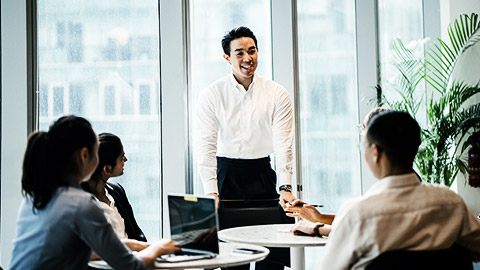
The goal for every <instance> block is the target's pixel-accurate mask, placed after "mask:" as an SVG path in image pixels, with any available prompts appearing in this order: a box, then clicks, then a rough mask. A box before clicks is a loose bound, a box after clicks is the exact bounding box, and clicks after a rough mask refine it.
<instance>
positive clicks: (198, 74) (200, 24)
mask: <svg viewBox="0 0 480 270" xmlns="http://www.w3.org/2000/svg"><path fill="white" fill-rule="evenodd" d="M212 7H215V8H212ZM205 14H208V16H205ZM190 16H191V17H190V25H191V33H190V35H191V37H190V39H191V43H190V48H191V49H190V52H191V53H190V58H189V60H190V62H191V73H190V75H191V86H190V91H189V102H190V104H189V106H190V112H192V111H193V108H194V107H195V101H196V99H197V96H198V94H199V93H200V92H201V91H202V90H203V89H204V88H205V87H206V86H208V85H209V84H211V83H213V82H214V81H216V80H217V79H219V78H221V77H223V76H225V75H227V74H229V73H230V72H231V68H230V65H228V63H227V62H226V61H225V60H224V59H223V57H222V55H223V49H222V45H221V41H222V37H223V36H224V35H225V33H226V32H227V31H229V30H231V29H232V28H234V27H238V26H247V27H248V28H250V29H251V30H252V31H253V33H254V34H255V36H256V38H257V43H258V68H257V70H256V73H258V74H260V75H262V76H264V77H266V78H271V77H272V75H271V74H272V64H271V59H272V53H271V51H272V50H271V26H270V21H271V20H270V1H267V0H195V1H190ZM190 119H193V117H192V115H191V114H190ZM190 126H191V127H192V121H190ZM194 151H195V149H193V152H194ZM195 165H196V164H195V162H194V163H193V164H192V168H194V171H193V176H194V184H195V186H194V191H195V193H197V194H203V187H202V183H201V181H200V179H199V178H198V174H197V172H196V166H195Z"/></svg>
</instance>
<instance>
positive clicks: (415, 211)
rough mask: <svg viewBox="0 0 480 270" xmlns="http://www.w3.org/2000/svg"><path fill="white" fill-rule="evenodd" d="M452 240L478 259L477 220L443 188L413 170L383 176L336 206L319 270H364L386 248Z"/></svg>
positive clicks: (421, 246) (425, 245) (426, 245)
mask: <svg viewBox="0 0 480 270" xmlns="http://www.w3.org/2000/svg"><path fill="white" fill-rule="evenodd" d="M453 243H458V244H460V245H461V246H463V247H465V248H467V249H468V250H470V252H471V254H472V255H473V258H474V259H476V260H479V259H480V220H479V219H477V217H476V216H475V214H474V213H473V212H472V211H471V210H470V209H469V208H468V206H467V205H466V204H465V203H464V201H463V199H462V198H461V197H460V196H459V195H457V194H456V193H454V192H453V191H451V190H448V189H447V188H445V187H441V186H435V185H431V184H428V183H422V182H420V181H419V179H418V177H417V175H416V174H415V173H411V174H404V175H397V176H389V177H386V178H383V179H381V180H379V181H378V182H376V183H375V184H374V185H373V186H372V187H371V188H370V189H369V190H368V192H367V193H366V194H365V195H363V196H362V197H360V198H357V199H353V200H350V201H348V202H346V203H345V204H344V205H342V207H341V209H340V211H339V213H338V215H337V216H336V217H335V220H334V222H333V224H332V232H331V233H330V235H329V239H328V242H327V245H326V248H325V252H324V254H323V257H322V259H321V261H320V262H319V264H320V265H319V269H328V270H337V269H364V268H365V267H366V266H367V265H368V264H369V263H370V262H371V261H372V260H373V259H374V258H375V257H377V256H378V255H379V254H380V253H383V252H386V251H390V250H398V249H402V250H427V249H446V248H449V247H450V246H451V245H452V244H453Z"/></svg>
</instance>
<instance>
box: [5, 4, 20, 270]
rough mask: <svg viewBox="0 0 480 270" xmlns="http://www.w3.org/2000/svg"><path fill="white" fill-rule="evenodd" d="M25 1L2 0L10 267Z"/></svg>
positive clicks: (17, 172) (17, 176)
mask: <svg viewBox="0 0 480 270" xmlns="http://www.w3.org/2000/svg"><path fill="white" fill-rule="evenodd" d="M25 2H26V1H3V0H2V1H1V5H2V6H1V18H2V21H1V33H2V36H1V41H2V42H1V45H2V51H1V57H2V74H1V75H2V77H1V78H2V85H1V87H2V88H1V91H2V93H1V95H2V104H1V106H2V107H1V109H2V110H1V113H2V127H1V128H2V129H1V132H2V134H1V147H2V148H1V215H0V221H1V232H0V236H1V241H0V242H1V245H0V249H1V250H0V256H1V258H0V265H1V266H2V267H3V268H4V269H7V268H8V263H9V261H10V253H11V250H12V240H13V238H14V236H15V221H16V219H17V210H18V206H19V204H20V201H21V198H22V196H21V188H20V177H21V172H22V159H23V152H24V149H25V145H26V140H27V79H26V70H27V67H26V63H27V62H26V36H27V35H26V15H25V14H26V7H25Z"/></svg>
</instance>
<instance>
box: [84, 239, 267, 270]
mask: <svg viewBox="0 0 480 270" xmlns="http://www.w3.org/2000/svg"><path fill="white" fill-rule="evenodd" d="M219 248H220V254H219V255H218V256H217V257H215V258H211V259H202V260H195V261H187V262H175V263H166V262H162V263H159V262H155V269H186V268H217V267H230V266H237V265H242V264H247V263H250V262H257V261H261V260H263V259H265V257H267V256H268V254H269V253H270V251H269V250H268V249H267V248H265V247H263V246H258V245H251V244H240V243H222V242H220V243H219ZM237 248H250V249H256V250H260V251H262V253H258V254H244V253H237V252H233V250H234V249H237ZM88 265H90V266H91V267H94V268H97V269H112V268H111V267H110V266H109V265H108V264H107V263H106V262H105V261H91V262H89V264H88Z"/></svg>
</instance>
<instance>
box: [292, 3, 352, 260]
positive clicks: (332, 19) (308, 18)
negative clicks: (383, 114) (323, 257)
mask: <svg viewBox="0 0 480 270" xmlns="http://www.w3.org/2000/svg"><path fill="white" fill-rule="evenodd" d="M354 5H355V1H352V0H337V1H335V0H328V1H316V0H302V1H297V12H298V15H297V17H298V58H299V99H300V100H299V104H300V108H299V111H300V123H297V124H299V125H300V139H301V166H302V167H301V174H302V175H301V177H302V181H303V199H304V200H305V201H307V202H310V203H321V204H323V205H324V206H325V207H324V208H322V212H326V213H336V212H337V211H338V209H339V207H340V205H341V204H342V203H343V202H345V201H346V200H347V199H350V198H352V197H355V196H359V195H360V194H361V176H360V155H359V149H358V132H357V129H356V125H357V123H358V115H357V87H356V73H355V49H356V47H355V9H354ZM321 252H322V249H321V248H309V249H307V250H306V266H307V269H313V268H314V265H315V263H316V262H317V261H318V255H319V254H321Z"/></svg>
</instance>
